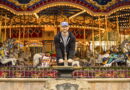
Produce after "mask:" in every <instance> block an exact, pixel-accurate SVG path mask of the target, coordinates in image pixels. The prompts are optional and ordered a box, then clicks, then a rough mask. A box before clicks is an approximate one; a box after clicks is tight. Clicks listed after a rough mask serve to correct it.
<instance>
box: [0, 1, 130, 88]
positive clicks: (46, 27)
mask: <svg viewBox="0 0 130 90" xmlns="http://www.w3.org/2000/svg"><path fill="white" fill-rule="evenodd" d="M129 17H130V1H128V0H0V78H54V79H55V78H130V18H129ZM63 21H67V22H69V24H70V29H69V30H70V31H71V32H72V33H73V34H74V35H75V37H76V48H75V50H76V53H75V57H74V59H73V60H74V61H73V63H72V66H58V65H57V63H56V53H55V46H54V36H55V35H56V34H57V33H58V32H59V31H60V26H59V25H60V23H61V22H63ZM67 85H68V84H65V86H67ZM72 86H73V85H72ZM68 87H69V86H68ZM75 87H76V86H75ZM75 87H74V88H75ZM3 90H6V89H3ZM23 90H24V89H23ZM45 90H53V89H45ZM54 90H55V89H54ZM56 90H79V89H70V88H69V89H65V88H64V89H60V86H57V89H56ZM81 90H89V89H84V88H83V89H81ZM93 90H97V89H93ZM100 90H101V89H100ZM108 90H109V89H108ZM113 90H116V89H113Z"/></svg>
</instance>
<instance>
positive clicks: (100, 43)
mask: <svg viewBox="0 0 130 90" xmlns="http://www.w3.org/2000/svg"><path fill="white" fill-rule="evenodd" d="M100 20H101V18H100V16H99V17H98V24H99V25H98V26H99V46H100V53H101V47H102V41H101V30H100V27H101V26H100V24H101V23H100Z"/></svg>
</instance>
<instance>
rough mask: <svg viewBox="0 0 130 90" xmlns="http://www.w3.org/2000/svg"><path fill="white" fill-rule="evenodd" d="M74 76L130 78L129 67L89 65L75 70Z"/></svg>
mask: <svg viewBox="0 0 130 90" xmlns="http://www.w3.org/2000/svg"><path fill="white" fill-rule="evenodd" d="M72 76H73V78H130V68H129V67H109V68H106V67H88V68H84V69H80V70H75V71H74V72H73V73H72Z"/></svg>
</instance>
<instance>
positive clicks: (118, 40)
mask: <svg viewBox="0 0 130 90" xmlns="http://www.w3.org/2000/svg"><path fill="white" fill-rule="evenodd" d="M116 25H117V37H118V38H117V44H116V45H119V43H120V30H119V19H118V17H116Z"/></svg>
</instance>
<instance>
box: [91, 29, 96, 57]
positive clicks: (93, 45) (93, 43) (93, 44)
mask: <svg viewBox="0 0 130 90" xmlns="http://www.w3.org/2000/svg"><path fill="white" fill-rule="evenodd" d="M92 47H93V49H92V50H93V55H94V53H95V50H94V47H95V42H94V30H92Z"/></svg>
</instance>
